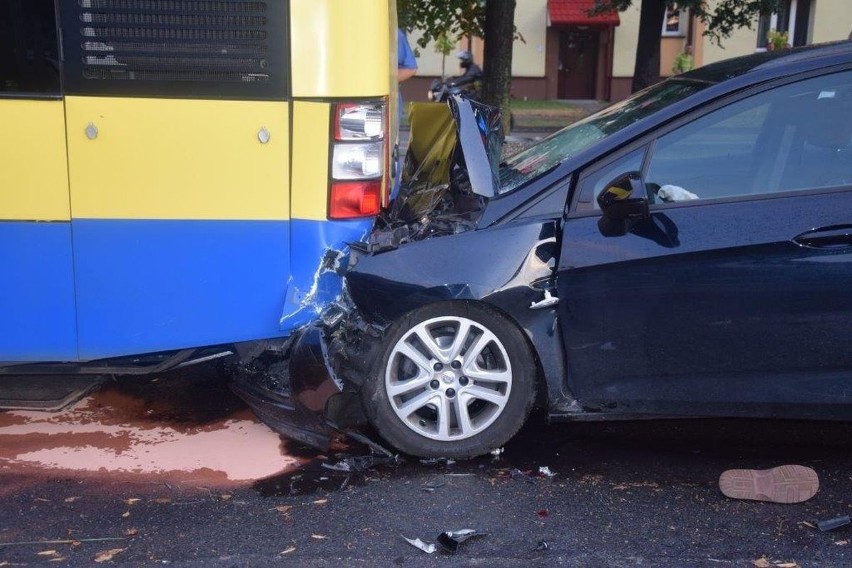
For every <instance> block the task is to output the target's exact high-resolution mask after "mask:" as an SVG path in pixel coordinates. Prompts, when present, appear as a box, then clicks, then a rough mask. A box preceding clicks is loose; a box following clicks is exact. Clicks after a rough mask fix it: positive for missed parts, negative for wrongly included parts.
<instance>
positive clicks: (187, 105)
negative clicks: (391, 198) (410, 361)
mask: <svg viewBox="0 0 852 568" xmlns="http://www.w3.org/2000/svg"><path fill="white" fill-rule="evenodd" d="M395 28H396V24H395V8H394V4H393V0H345V1H343V0H311V1H308V0H289V1H287V0H267V1H249V0H227V1H226V0H221V1H219V0H210V1H205V2H197V1H190V0H158V1H156V2H151V1H149V0H68V1H66V0H61V1H60V0H56V1H54V0H28V1H27V2H17V1H12V0H9V1H6V2H0V32H2V33H0V36H2V37H3V38H4V39H3V40H2V41H0V71H2V75H3V76H2V81H0V123H2V124H3V125H4V139H3V141H2V142H0V160H2V163H3V167H2V168H0V262H2V263H3V267H4V278H3V279H2V280H0V311H2V312H3V313H4V314H5V316H4V318H3V319H2V320H0V372H5V373H10V372H16V373H20V372H27V369H31V368H32V364H36V363H37V364H39V366H38V371H39V372H44V371H45V370H48V371H50V372H55V373H61V372H66V371H73V372H77V373H79V372H85V371H86V370H87V369H89V370H92V371H93V372H98V370H102V369H104V368H108V369H110V370H112V371H117V372H121V371H122V370H124V371H128V372H145V370H146V369H152V368H155V369H157V370H162V369H164V368H167V367H168V366H169V364H168V361H173V362H174V364H179V363H184V364H185V363H186V362H189V361H192V360H195V359H196V358H203V357H207V356H210V354H211V353H226V352H230V351H234V345H251V344H253V343H256V342H273V343H274V342H276V341H278V340H283V339H285V338H286V337H288V336H289V335H291V334H292V333H293V331H294V330H296V329H298V328H300V327H302V326H304V325H306V324H307V323H309V322H310V321H312V320H313V319H315V318H316V316H317V314H318V313H319V312H320V311H321V310H322V309H323V307H324V306H325V305H326V304H328V303H329V302H331V301H333V300H334V299H335V298H336V297H337V294H338V293H339V291H340V279H339V276H338V274H337V267H339V266H340V265H341V264H342V263H343V262H344V259H345V255H346V246H345V244H346V243H347V242H352V241H356V240H359V239H360V238H361V237H362V236H363V235H365V234H366V233H367V232H368V231H369V229H370V227H371V225H372V222H373V219H374V216H375V215H376V213H377V212H378V210H379V208H380V207H381V205H382V204H383V203H385V202H386V201H387V196H388V192H389V188H390V187H391V186H392V179H391V165H392V164H391V162H392V160H391V155H392V154H393V152H394V150H393V148H392V144H391V141H392V140H395V139H396V136H395V131H396V121H395V117H396V111H395V109H393V108H391V107H392V106H395V102H396V98H395V96H396V95H395V89H396V84H395V44H394V43H393V41H394V38H395V37H396V36H395V34H396V29H395ZM16 30H17V31H16ZM249 351H250V352H252V353H256V352H257V349H253V350H249ZM129 360H130V362H129ZM148 361H150V362H151V366H149V365H148ZM105 362H106V363H105Z"/></svg>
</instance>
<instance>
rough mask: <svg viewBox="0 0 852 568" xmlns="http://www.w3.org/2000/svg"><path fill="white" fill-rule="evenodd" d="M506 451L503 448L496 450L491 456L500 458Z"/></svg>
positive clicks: (492, 451)
mask: <svg viewBox="0 0 852 568" xmlns="http://www.w3.org/2000/svg"><path fill="white" fill-rule="evenodd" d="M504 451H505V450H504V449H503V448H495V449H493V450H491V455H492V456H494V457H499V456H501V455H502V454H503V452H504Z"/></svg>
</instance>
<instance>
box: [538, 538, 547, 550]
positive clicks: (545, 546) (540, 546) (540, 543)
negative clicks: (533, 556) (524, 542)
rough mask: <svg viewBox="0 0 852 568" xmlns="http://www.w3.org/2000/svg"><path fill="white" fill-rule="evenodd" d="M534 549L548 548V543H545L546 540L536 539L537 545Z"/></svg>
mask: <svg viewBox="0 0 852 568" xmlns="http://www.w3.org/2000/svg"><path fill="white" fill-rule="evenodd" d="M535 549H536V550H549V549H550V545H549V544H547V541H546V540H540V541H538V546H536V547H535Z"/></svg>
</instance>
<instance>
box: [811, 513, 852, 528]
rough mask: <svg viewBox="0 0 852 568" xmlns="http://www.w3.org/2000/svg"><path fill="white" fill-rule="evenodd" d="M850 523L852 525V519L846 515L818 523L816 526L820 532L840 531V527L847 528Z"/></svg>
mask: <svg viewBox="0 0 852 568" xmlns="http://www.w3.org/2000/svg"><path fill="white" fill-rule="evenodd" d="M850 523H852V518H850V517H849V515H844V516H842V517H835V518H833V519H826V520H824V521H817V522H816V526H817V528H818V529H819V530H821V531H823V532H825V531H833V530H834V529H839V528H840V527H845V526H846V525H848V524H850Z"/></svg>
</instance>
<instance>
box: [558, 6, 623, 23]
mask: <svg viewBox="0 0 852 568" xmlns="http://www.w3.org/2000/svg"><path fill="white" fill-rule="evenodd" d="M594 7H595V0H547V13H548V14H549V15H550V24H551V25H561V26H565V25H567V26H590V25H598V26H600V25H605V26H617V25H618V24H619V23H620V21H619V19H618V12H615V11H611V12H604V13H602V14H597V15H595V16H589V11H590V10H592V9H594Z"/></svg>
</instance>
